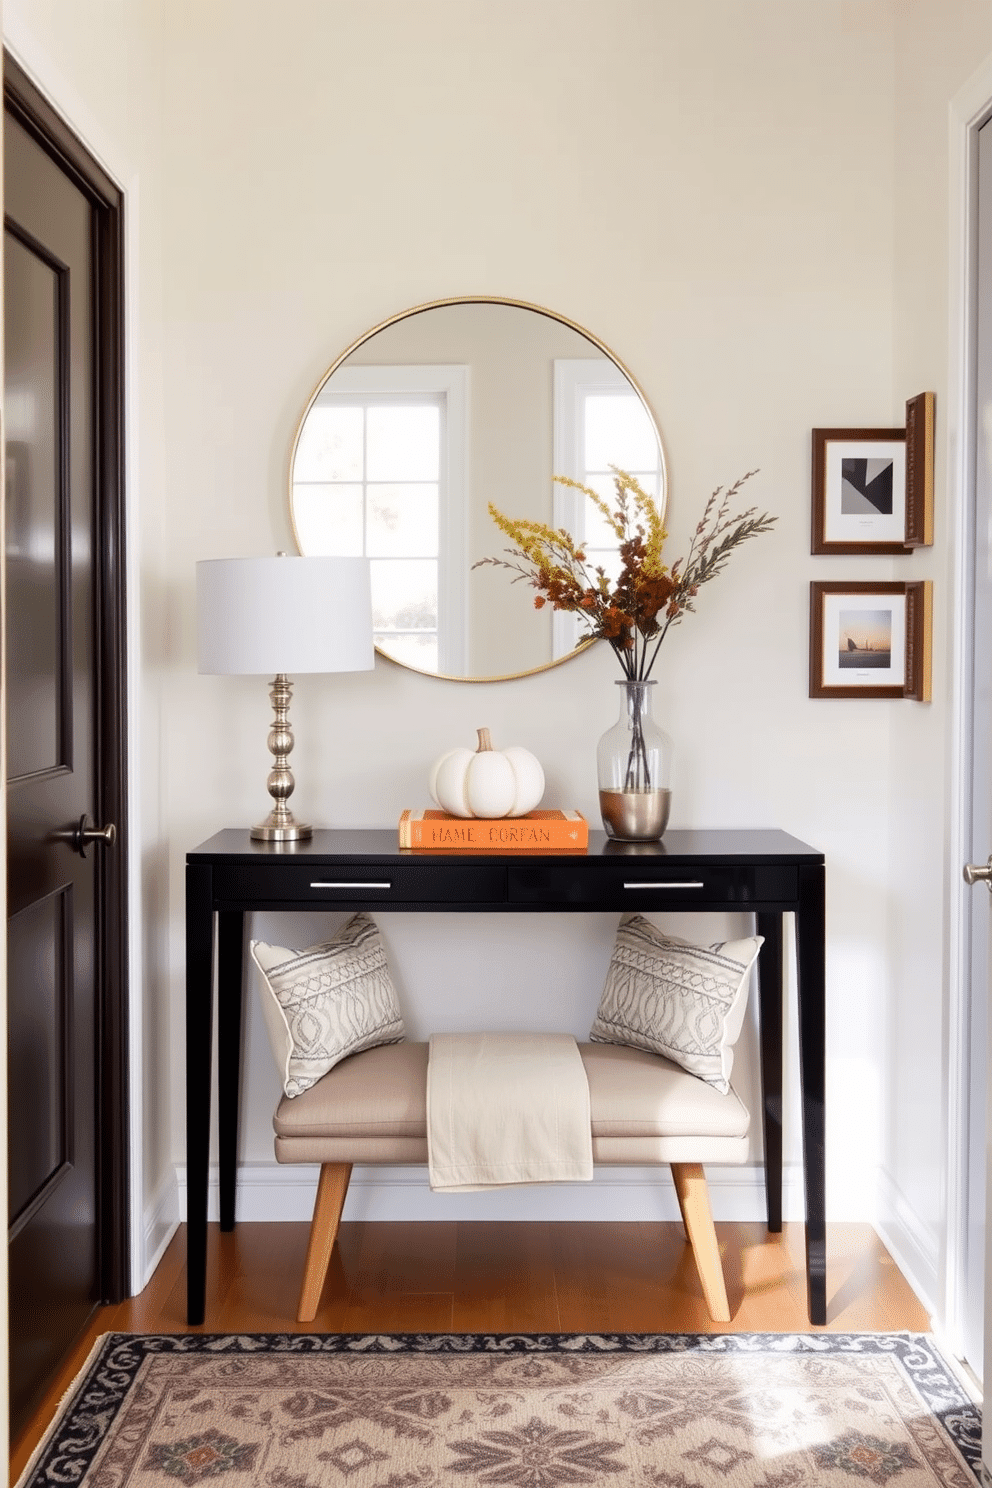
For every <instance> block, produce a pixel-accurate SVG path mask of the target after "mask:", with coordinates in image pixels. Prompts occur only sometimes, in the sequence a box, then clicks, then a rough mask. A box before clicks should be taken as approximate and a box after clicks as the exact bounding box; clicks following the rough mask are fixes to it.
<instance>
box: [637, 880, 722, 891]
mask: <svg viewBox="0 0 992 1488" xmlns="http://www.w3.org/2000/svg"><path fill="white" fill-rule="evenodd" d="M705 887H706V885H705V884H704V883H703V882H702V881H701V880H699V879H693V881H692V882H691V883H671V882H669V883H625V884H624V888H625V889H705Z"/></svg>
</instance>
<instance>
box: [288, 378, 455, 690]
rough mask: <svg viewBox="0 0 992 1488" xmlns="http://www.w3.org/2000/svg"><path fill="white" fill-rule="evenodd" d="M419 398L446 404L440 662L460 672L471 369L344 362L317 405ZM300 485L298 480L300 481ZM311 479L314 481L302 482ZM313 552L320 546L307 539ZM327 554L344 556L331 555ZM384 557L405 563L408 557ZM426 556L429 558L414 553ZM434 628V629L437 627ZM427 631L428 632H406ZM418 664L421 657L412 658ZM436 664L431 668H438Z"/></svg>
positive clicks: (442, 439)
mask: <svg viewBox="0 0 992 1488" xmlns="http://www.w3.org/2000/svg"><path fill="white" fill-rule="evenodd" d="M417 398H421V399H424V400H425V401H426V400H429V401H431V402H435V403H436V404H437V406H438V407H439V409H440V431H439V438H440V449H439V461H438V547H437V576H438V582H437V622H438V623H437V652H438V655H437V667H436V670H438V671H440V672H447V673H453V674H459V673H462V672H463V671H464V670H465V663H466V657H467V654H468V617H467V575H468V524H467V521H466V508H467V501H468V433H467V430H468V424H467V419H468V399H469V368H468V367H467V366H463V365H459V364H455V363H452V364H448V365H445V364H438V365H433V366H432V365H410V366H351V367H339V368H338V369H337V371H336V372H335V373H334V379H333V387H326V388H325V389H323V390H322V391H321V393H320V394H319V395H318V397H317V398H316V399H315V401H314V407H323V408H328V407H356V406H357V407H362V408H364V409H368V408H370V407H373V406H376V405H378V406H380V407H382V406H387V407H388V406H389V404H390V401H391V400H395V402H396V403H398V404H399V403H402V404H409V403H411V402H415V401H416V400H417ZM295 484H296V483H294V485H295ZM298 484H299V485H301V486H303V485H308V484H310V482H299V483H298ZM306 550H307V551H308V552H313V551H314V548H313V546H312V545H311V544H309V543H308V544H307V549H306ZM325 556H337V555H335V554H333V553H328V554H326V555H325ZM375 561H376V562H379V561H394V562H403V561H405V560H404V559H403V558H402V557H401V556H400V557H397V558H395V559H393V558H391V559H386V560H380V559H378V558H377V559H376V560H375ZM411 561H417V562H421V561H423V559H422V558H420V557H419V556H417V557H416V558H413V557H411ZM431 633H432V634H433V632H431ZM393 634H400V632H392V631H390V632H384V633H383V639H382V641H381V643H380V637H379V633H378V632H377V633H376V644H377V645H380V644H381V646H382V650H383V651H384V652H385V653H386V654H387V655H388V654H389V636H390V635H393ZM402 634H410V635H414V634H418V635H419V634H424V635H426V634H427V633H426V632H413V631H410V632H403V633H402ZM404 661H405V663H406V664H407V665H412V666H416V662H413V661H407V660H406V656H405V655H404ZM431 669H432V668H425V670H431Z"/></svg>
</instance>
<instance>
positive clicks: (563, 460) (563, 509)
mask: <svg viewBox="0 0 992 1488" xmlns="http://www.w3.org/2000/svg"><path fill="white" fill-rule="evenodd" d="M603 395H606V396H610V397H617V398H628V399H634V400H636V402H637V403H638V404H639V405H640V407H641V408H642V409H643V410H644V417H645V418H646V419H647V421H648V424H649V426H650V428H651V429H652V431H653V432H654V435H655V438H654V446H655V450H656V455H655V464H654V466H653V467H652V469H651V470H644V469H638V470H637V471H634V472H632V473H633V474H636V475H637V477H638V478H639V479H641V478H643V477H645V476H646V477H649V478H651V479H653V482H654V491H655V493H656V496H657V493H659V492H660V491H661V490H662V484H663V481H664V466H663V462H662V454H661V443H660V441H659V440H658V437H657V431H656V430H655V427H654V420H653V418H652V417H651V414H650V412H649V411H648V408H647V406H646V405H645V403H644V400H643V399H642V398H641V397H640V396H639V394H638V393H637V392H636V391H635V389H634V388H632V387H631V385H630V382H629V380H628V378H627V377H626V375H625V374H624V373H623V372H621V370H620V368H619V367H618V366H616V364H615V363H614V362H610V361H606V360H605V359H604V358H602V357H561V358H556V359H555V364H554V474H555V475H567V476H568V477H569V479H570V480H576V481H581V482H582V484H583V485H591V484H592V480H591V477H593V476H597V475H600V474H601V473H602V472H600V471H599V470H595V471H593V470H590V469H587V468H586V404H587V402H588V400H589V399H590V398H592V397H596V396H603ZM614 463H616V464H621V463H622V462H621V461H615V462H614ZM648 489H650V486H649V487H648ZM586 500H587V498H586V497H585V496H584V495H583V494H582V492H581V491H573V490H571V489H570V488H569V487H568V486H562V485H559V484H558V482H557V481H555V482H554V483H553V489H552V495H551V525H552V526H553V527H564V528H566V529H567V530H568V532H570V533H571V535H572V536H573V537H574V538H575V540H576V541H577V542H579V543H581V542H583V541H584V540H585V535H586V532H585V508H586ZM587 634H588V632H587V629H586V627H585V626H584V625H582V623H581V621H580V620H579V617H578V616H577V615H575V614H572V613H570V612H568V611H562V610H555V611H554V613H553V615H552V617H551V654H552V656H553V658H554V659H555V661H558V660H560V659H561V658H562V657H563V656H567V655H568V654H569V652H571V651H574V650H575V647H576V646H577V645H578V644H579V642H580V641H582V640H584V639H585V637H586V635H587Z"/></svg>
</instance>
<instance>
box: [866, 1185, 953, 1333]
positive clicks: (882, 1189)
mask: <svg viewBox="0 0 992 1488" xmlns="http://www.w3.org/2000/svg"><path fill="white" fill-rule="evenodd" d="M877 1194H878V1199H877V1213H876V1218H875V1228H876V1230H877V1231H878V1235H879V1238H880V1239H881V1241H882V1244H883V1245H884V1246H885V1248H886V1250H887V1251H888V1252H889V1255H890V1256H891V1257H892V1259H893V1260H894V1261H895V1263H896V1265H897V1266H898V1267H899V1270H900V1271H901V1272H902V1274H903V1276H905V1278H906V1280H907V1281H908V1282H909V1284H910V1286H911V1287H912V1288H913V1291H914V1292H915V1293H916V1295H917V1296H918V1297H919V1299H920V1301H921V1302H922V1303H923V1306H924V1307H925V1308H926V1310H927V1312H928V1313H929V1314H930V1315H931V1317H934V1316H939V1313H940V1306H939V1298H940V1293H941V1288H940V1238H939V1236H938V1235H937V1234H936V1233H935V1232H934V1231H933V1230H930V1229H928V1228H927V1226H926V1225H924V1224H923V1223H922V1222H921V1220H920V1217H919V1215H918V1214H917V1213H916V1211H915V1210H914V1209H913V1208H912V1207H911V1205H910V1204H909V1202H908V1200H907V1199H906V1197H905V1195H904V1194H903V1193H902V1191H901V1190H900V1189H899V1187H898V1186H897V1185H896V1183H895V1182H894V1181H893V1179H892V1178H891V1177H890V1176H889V1174H888V1173H887V1172H885V1170H884V1169H882V1168H880V1169H879V1172H878V1184H877Z"/></svg>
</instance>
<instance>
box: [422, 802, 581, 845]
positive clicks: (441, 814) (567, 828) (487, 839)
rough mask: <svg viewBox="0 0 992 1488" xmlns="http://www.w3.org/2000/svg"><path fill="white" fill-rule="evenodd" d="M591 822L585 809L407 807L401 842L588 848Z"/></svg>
mask: <svg viewBox="0 0 992 1488" xmlns="http://www.w3.org/2000/svg"><path fill="white" fill-rule="evenodd" d="M588 846H589V823H588V822H587V821H586V819H585V817H584V816H583V815H582V813H581V811H528V812H527V815H526V816H500V817H481V816H468V817H466V816H451V815H449V813H448V812H447V811H435V810H433V809H432V810H426V811H404V812H403V814H402V816H401V817H400V847H413V848H420V849H422V850H426V851H427V852H585V850H586V848H587V847H588Z"/></svg>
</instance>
